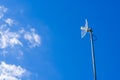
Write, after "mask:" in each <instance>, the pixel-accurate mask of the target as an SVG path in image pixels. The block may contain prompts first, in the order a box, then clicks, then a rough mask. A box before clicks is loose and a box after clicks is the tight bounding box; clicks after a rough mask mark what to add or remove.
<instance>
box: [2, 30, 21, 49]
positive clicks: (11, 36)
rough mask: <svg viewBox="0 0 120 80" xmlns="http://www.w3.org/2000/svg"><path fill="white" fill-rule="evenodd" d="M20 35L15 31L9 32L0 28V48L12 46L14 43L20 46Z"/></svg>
mask: <svg viewBox="0 0 120 80" xmlns="http://www.w3.org/2000/svg"><path fill="white" fill-rule="evenodd" d="M19 38H20V35H19V34H17V33H16V32H10V31H9V28H8V29H7V30H5V31H4V30H2V29H1V30H0V48H1V49H4V48H7V47H14V46H15V45H20V46H22V42H21V41H20V40H19Z"/></svg>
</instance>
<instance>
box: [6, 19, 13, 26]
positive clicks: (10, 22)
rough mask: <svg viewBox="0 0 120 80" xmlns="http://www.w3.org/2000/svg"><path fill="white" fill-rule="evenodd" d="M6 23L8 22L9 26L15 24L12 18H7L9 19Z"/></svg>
mask: <svg viewBox="0 0 120 80" xmlns="http://www.w3.org/2000/svg"><path fill="white" fill-rule="evenodd" d="M5 22H6V23H7V24H8V25H9V26H12V24H13V20H12V19H11V18H7V19H6V20H5Z"/></svg>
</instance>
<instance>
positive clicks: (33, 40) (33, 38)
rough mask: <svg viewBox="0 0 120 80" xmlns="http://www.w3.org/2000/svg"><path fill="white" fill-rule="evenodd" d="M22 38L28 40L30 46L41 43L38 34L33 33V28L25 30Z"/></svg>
mask: <svg viewBox="0 0 120 80" xmlns="http://www.w3.org/2000/svg"><path fill="white" fill-rule="evenodd" d="M24 38H25V39H26V40H28V41H29V43H30V46H31V47H36V46H39V45H40V44H41V39H40V36H39V35H38V34H36V33H35V29H31V31H30V32H25V34H24Z"/></svg>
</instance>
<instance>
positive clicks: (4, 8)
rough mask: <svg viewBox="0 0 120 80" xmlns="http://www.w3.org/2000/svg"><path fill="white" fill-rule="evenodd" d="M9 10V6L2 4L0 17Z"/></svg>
mask: <svg viewBox="0 0 120 80" xmlns="http://www.w3.org/2000/svg"><path fill="white" fill-rule="evenodd" d="M6 11H7V8H6V7H4V6H0V19H1V18H2V17H3V16H4V13H5V12H6Z"/></svg>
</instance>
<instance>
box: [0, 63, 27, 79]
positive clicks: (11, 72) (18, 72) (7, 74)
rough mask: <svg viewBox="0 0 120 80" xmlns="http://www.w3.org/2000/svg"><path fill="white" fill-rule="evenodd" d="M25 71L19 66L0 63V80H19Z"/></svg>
mask: <svg viewBox="0 0 120 80" xmlns="http://www.w3.org/2000/svg"><path fill="white" fill-rule="evenodd" d="M24 74H27V70H26V69H24V68H22V67H21V66H16V65H12V64H6V63H5V62H1V63H0V80H21V79H22V77H24Z"/></svg>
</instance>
